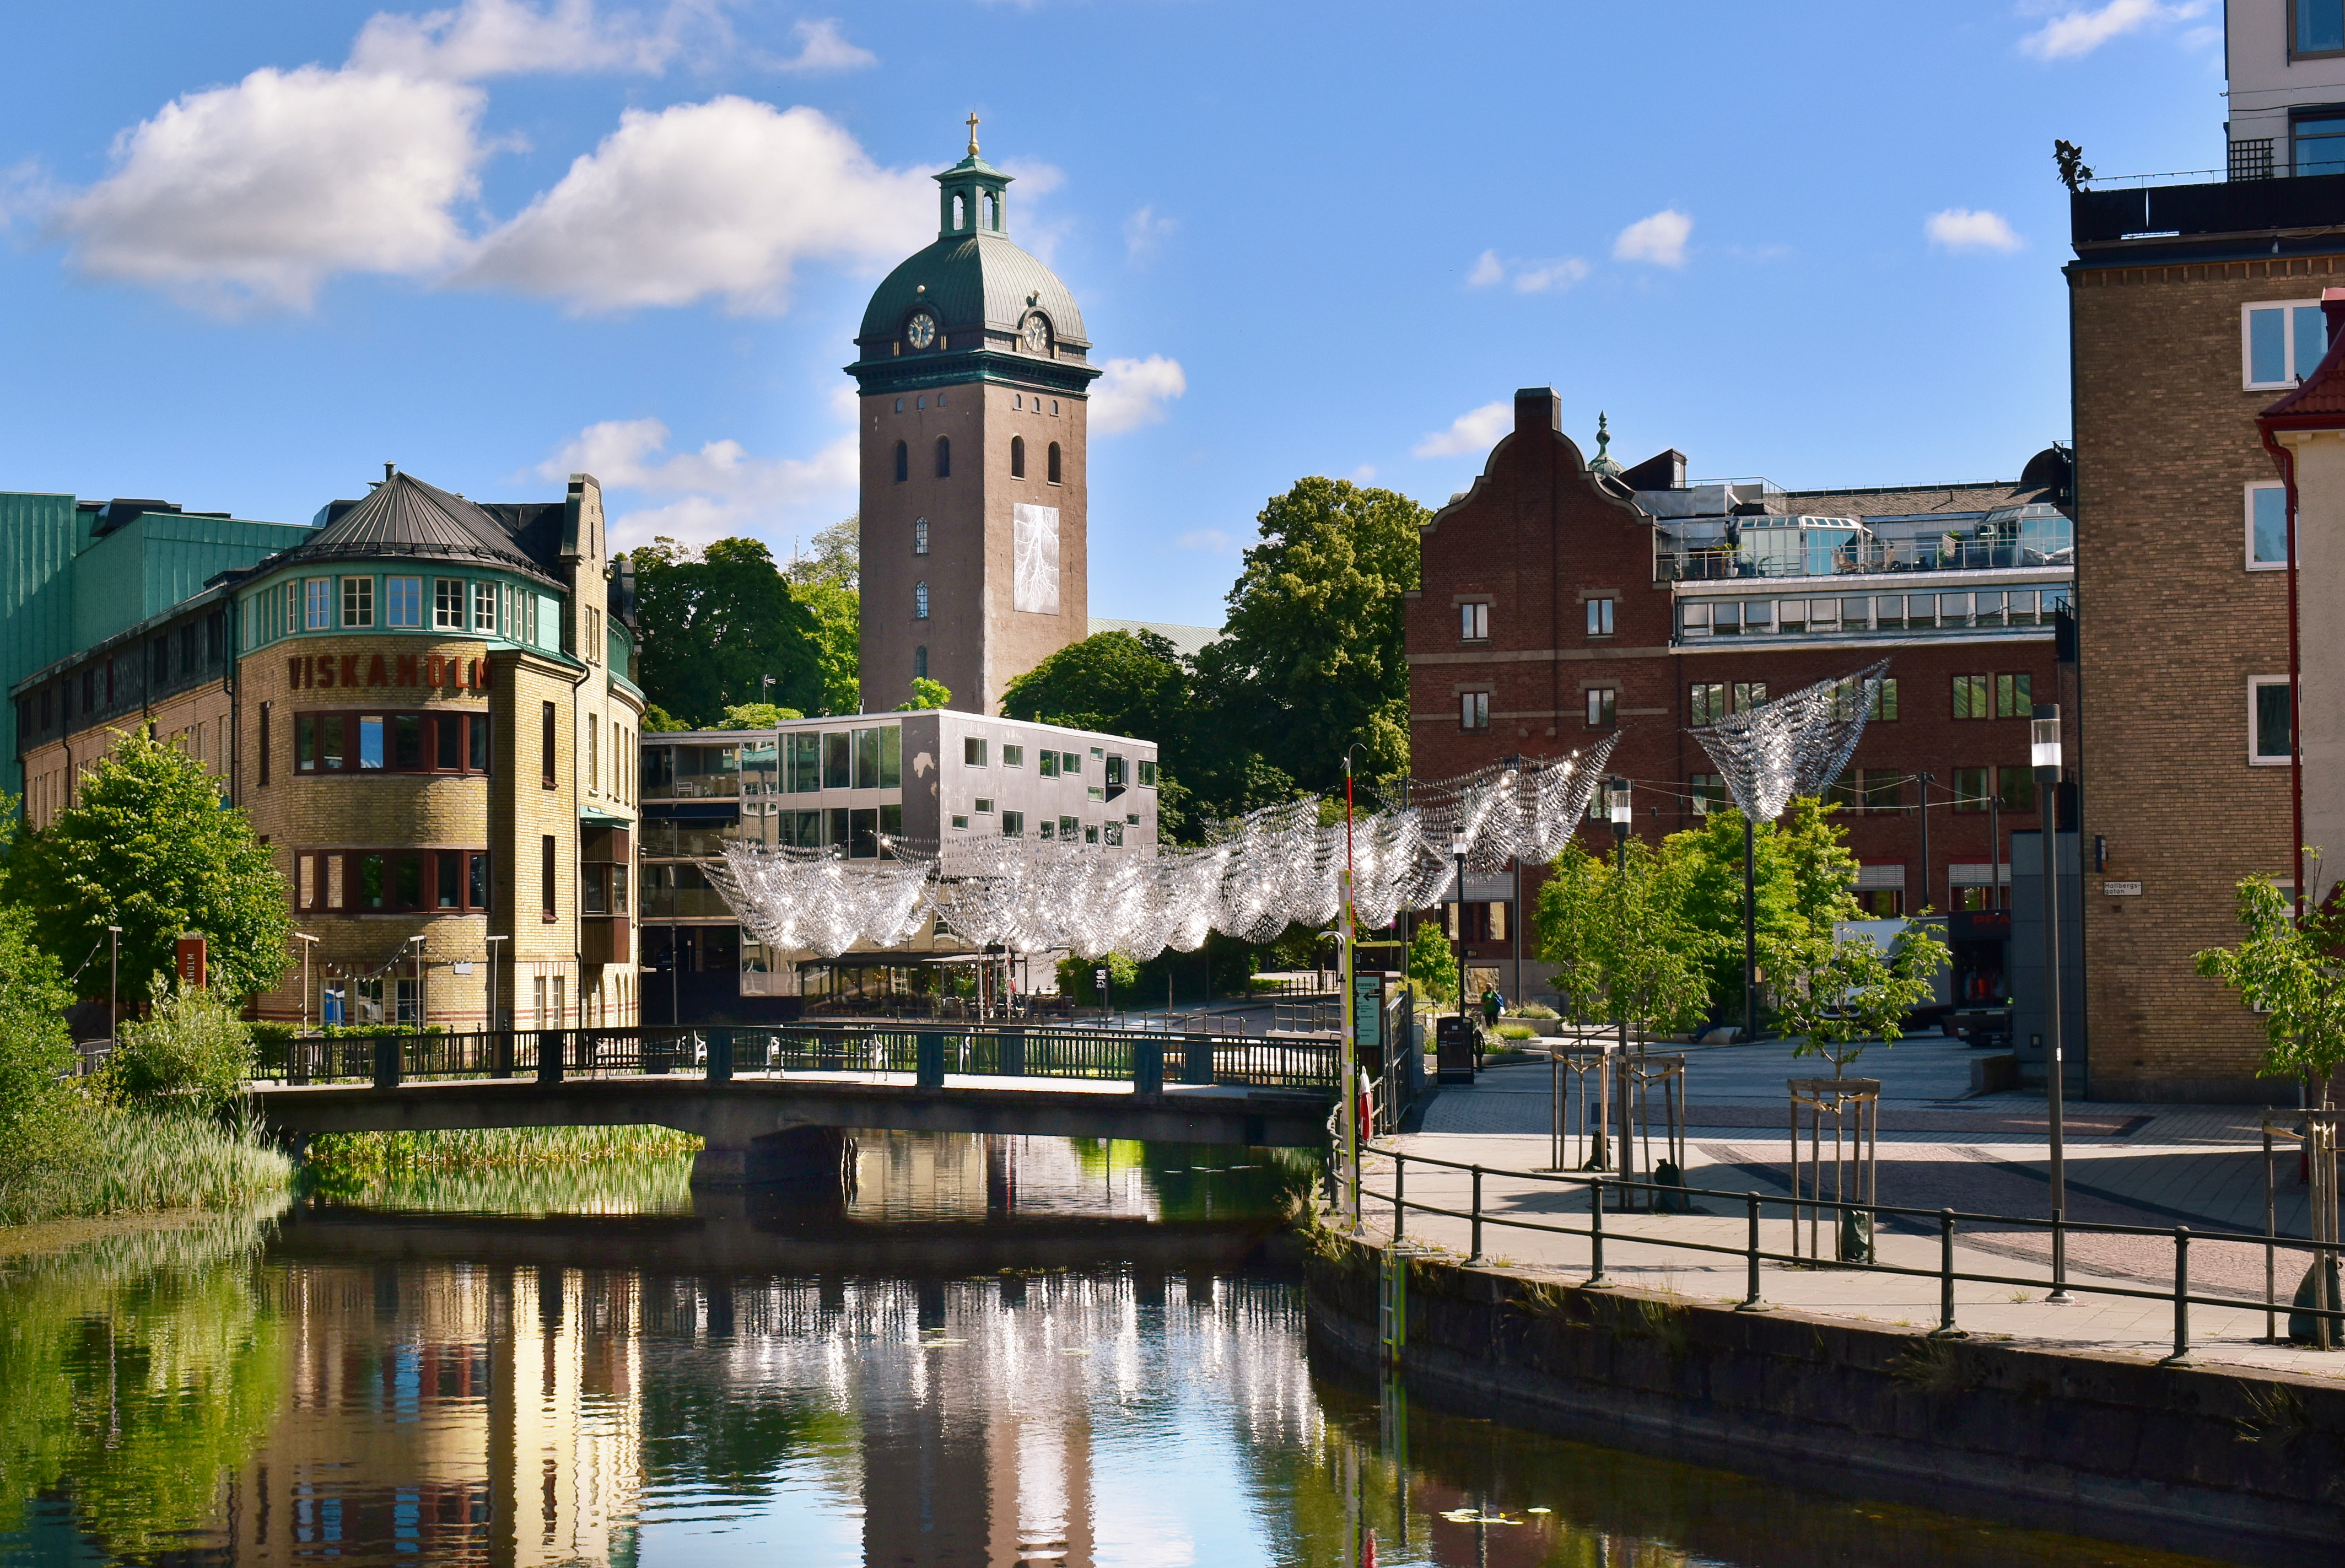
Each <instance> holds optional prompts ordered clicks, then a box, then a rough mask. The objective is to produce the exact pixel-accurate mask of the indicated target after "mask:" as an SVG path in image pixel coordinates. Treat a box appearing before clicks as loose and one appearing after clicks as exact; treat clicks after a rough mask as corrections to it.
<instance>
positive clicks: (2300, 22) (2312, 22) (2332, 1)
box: [2289, 0, 2345, 56]
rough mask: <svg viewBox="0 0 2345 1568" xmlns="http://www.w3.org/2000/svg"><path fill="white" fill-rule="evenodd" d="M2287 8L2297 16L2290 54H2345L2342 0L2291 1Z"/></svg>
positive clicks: (2343, 6) (2344, 12) (2344, 3)
mask: <svg viewBox="0 0 2345 1568" xmlns="http://www.w3.org/2000/svg"><path fill="white" fill-rule="evenodd" d="M2289 11H2290V12H2291V13H2293V14H2294V16H2295V19H2296V25H2295V29H2294V31H2295V36H2294V38H2293V39H2291V40H2290V42H2291V43H2292V45H2293V47H2291V48H2290V49H2289V54H2290V55H2291V56H2297V55H2334V54H2340V53H2345V0H2292V3H2291V4H2290V5H2289Z"/></svg>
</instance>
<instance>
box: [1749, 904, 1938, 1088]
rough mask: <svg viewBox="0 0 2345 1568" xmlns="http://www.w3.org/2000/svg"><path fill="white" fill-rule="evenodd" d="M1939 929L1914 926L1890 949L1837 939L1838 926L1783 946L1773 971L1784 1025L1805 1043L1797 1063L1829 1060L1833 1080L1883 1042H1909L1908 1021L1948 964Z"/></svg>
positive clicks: (1860, 937) (1855, 937) (1795, 1050)
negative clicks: (1870, 1046) (1869, 1048)
mask: <svg viewBox="0 0 2345 1568" xmlns="http://www.w3.org/2000/svg"><path fill="white" fill-rule="evenodd" d="M1947 958H1948V954H1947V951H1946V944H1945V943H1944V942H1941V941H1940V940H1939V939H1938V933H1937V929H1936V927H1934V926H1932V925H1929V924H1926V923H1924V922H1923V921H1907V922H1906V924H1905V928H1904V929H1903V931H1901V932H1898V933H1897V936H1896V938H1895V939H1894V940H1893V942H1890V944H1889V946H1888V947H1887V948H1886V949H1885V950H1884V949H1883V947H1882V945H1881V943H1880V942H1876V941H1874V940H1873V937H1872V936H1871V935H1870V934H1868V933H1865V932H1849V933H1848V934H1847V935H1845V936H1839V935H1835V933H1834V932H1833V930H1832V926H1831V925H1830V924H1825V925H1822V926H1821V927H1819V928H1817V929H1815V930H1812V931H1810V932H1803V933H1802V934H1801V935H1799V936H1796V937H1792V938H1791V939H1789V940H1787V941H1784V942H1780V943H1779V944H1778V945H1777V947H1776V949H1775V951H1774V952H1773V954H1772V955H1771V965H1770V968H1769V971H1768V972H1769V975H1770V976H1771V990H1770V995H1771V997H1772V999H1773V1002H1774V1004H1775V1012H1776V1016H1777V1018H1778V1019H1779V1020H1780V1021H1781V1022H1782V1026H1783V1029H1784V1031H1785V1032H1786V1033H1792V1034H1796V1035H1798V1036H1799V1037H1800V1043H1799V1044H1797V1045H1795V1046H1793V1047H1792V1054H1793V1055H1795V1056H1822V1058H1823V1059H1824V1060H1826V1061H1827V1062H1830V1063H1831V1064H1832V1076H1833V1077H1835V1078H1838V1077H1842V1076H1843V1075H1844V1074H1846V1073H1847V1071H1848V1065H1849V1064H1850V1063H1852V1062H1853V1061H1855V1060H1856V1059H1857V1058H1858V1057H1859V1056H1861V1055H1863V1054H1864V1049H1865V1047H1866V1046H1867V1045H1868V1044H1871V1043H1872V1042H1873V1041H1875V1040H1878V1041H1880V1042H1881V1043H1882V1044H1884V1045H1894V1044H1896V1043H1897V1042H1898V1041H1899V1040H1900V1039H1902V1038H1903V1033H1904V1031H1903V1023H1904V1018H1905V1014H1907V1013H1910V1012H1912V1011H1913V1010H1914V1008H1916V1007H1919V1006H1922V1005H1923V1004H1924V1003H1927V1002H1928V1001H1930V999H1931V998H1932V997H1933V996H1934V995H1935V994H1936V989H1935V986H1934V984H1933V982H1934V980H1935V979H1936V978H1937V975H1938V973H1939V972H1941V971H1942V970H1944V968H1945V967H1946V964H1947Z"/></svg>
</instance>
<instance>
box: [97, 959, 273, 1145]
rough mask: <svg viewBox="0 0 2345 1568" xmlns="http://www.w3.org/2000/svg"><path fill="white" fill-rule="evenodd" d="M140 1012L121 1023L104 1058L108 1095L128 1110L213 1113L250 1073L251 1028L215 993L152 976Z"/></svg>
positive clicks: (241, 1087) (237, 1091)
mask: <svg viewBox="0 0 2345 1568" xmlns="http://www.w3.org/2000/svg"><path fill="white" fill-rule="evenodd" d="M148 993H149V995H150V996H151V997H152V998H153V1005H152V1007H151V1008H150V1009H149V1010H148V1013H147V1016H146V1017H145V1018H143V1019H140V1020H137V1021H135V1022H132V1023H125V1024H123V1026H122V1032H121V1033H122V1040H121V1044H118V1045H117V1046H116V1047H115V1050H114V1054H112V1055H111V1056H109V1057H108V1058H107V1064H106V1084H107V1091H108V1093H109V1094H111V1095H113V1096H114V1097H116V1098H117V1099H118V1100H121V1101H124V1102H127V1104H130V1105H145V1106H155V1107H158V1108H159V1107H163V1106H169V1105H188V1106H192V1107H194V1108H196V1109H199V1110H205V1111H215V1110H218V1108H219V1107H221V1106H222V1105H227V1104H228V1102H229V1101H231V1100H233V1099H235V1098H236V1097H237V1096H238V1095H241V1094H242V1093H243V1092H244V1084H245V1080H246V1079H248V1078H249V1077H250V1076H251V1075H252V1026H251V1025H250V1024H249V1023H245V1021H244V1020H243V1019H241V1018H239V1017H238V1016H237V1011H238V1010H237V1008H236V1006H235V1005H234V1003H232V1002H231V1001H230V1000H229V999H228V997H226V996H224V995H221V994H220V993H218V992H214V991H210V990H206V989H201V988H198V987H196V986H192V985H175V984H173V983H170V982H169V981H168V980H167V979H166V978H165V977H164V976H162V975H159V974H158V975H157V976H155V978H154V981H153V983H151V984H150V985H149V987H148Z"/></svg>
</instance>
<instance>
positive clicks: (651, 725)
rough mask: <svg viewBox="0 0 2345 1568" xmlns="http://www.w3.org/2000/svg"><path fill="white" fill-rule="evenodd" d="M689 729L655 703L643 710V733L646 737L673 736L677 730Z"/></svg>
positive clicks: (683, 722)
mask: <svg viewBox="0 0 2345 1568" xmlns="http://www.w3.org/2000/svg"><path fill="white" fill-rule="evenodd" d="M690 728H692V726H690V725H689V724H686V723H685V721H684V720H683V719H681V718H677V717H676V716H675V715H674V714H672V713H670V712H669V711H668V710H667V709H666V708H662V707H661V706H660V705H659V704H658V703H656V702H655V703H652V704H651V705H649V706H648V707H646V708H645V709H644V733H645V734H646V735H673V734H675V732H676V731H677V730H679V729H690Z"/></svg>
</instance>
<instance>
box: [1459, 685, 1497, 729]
mask: <svg viewBox="0 0 2345 1568" xmlns="http://www.w3.org/2000/svg"><path fill="white" fill-rule="evenodd" d="M1457 728H1460V729H1487V728H1490V694H1489V693H1488V692H1487V691H1461V692H1459V693H1458V694H1457Z"/></svg>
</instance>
